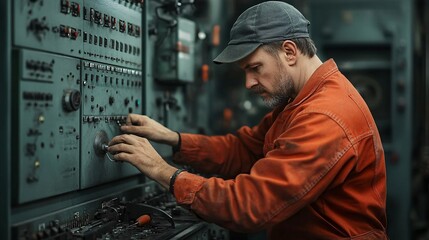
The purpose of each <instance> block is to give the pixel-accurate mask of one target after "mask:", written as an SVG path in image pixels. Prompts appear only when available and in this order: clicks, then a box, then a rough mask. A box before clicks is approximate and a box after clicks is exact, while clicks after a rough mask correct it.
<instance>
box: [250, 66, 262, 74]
mask: <svg viewBox="0 0 429 240" xmlns="http://www.w3.org/2000/svg"><path fill="white" fill-rule="evenodd" d="M260 69H261V65H257V66H253V67H251V70H252V71H253V72H259V70H260Z"/></svg>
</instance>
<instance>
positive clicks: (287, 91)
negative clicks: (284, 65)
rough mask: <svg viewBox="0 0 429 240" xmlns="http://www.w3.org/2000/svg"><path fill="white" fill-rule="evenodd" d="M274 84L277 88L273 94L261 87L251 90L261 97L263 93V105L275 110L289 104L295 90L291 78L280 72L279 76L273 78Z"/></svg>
mask: <svg viewBox="0 0 429 240" xmlns="http://www.w3.org/2000/svg"><path fill="white" fill-rule="evenodd" d="M274 80H275V81H274V82H275V84H276V85H277V88H276V89H275V90H274V92H273V93H269V92H267V91H265V89H264V87H262V86H261V85H256V86H254V87H253V88H252V89H251V90H252V92H253V93H255V94H258V95H261V94H263V93H265V95H266V96H261V98H262V100H263V101H264V103H265V105H266V106H267V107H269V108H276V107H278V106H281V105H284V104H286V103H288V102H289V100H290V99H291V98H293V96H294V95H295V88H294V84H293V80H292V77H291V76H290V75H289V74H287V73H286V72H284V71H283V70H281V71H280V72H279V74H277V75H276V76H275V77H274Z"/></svg>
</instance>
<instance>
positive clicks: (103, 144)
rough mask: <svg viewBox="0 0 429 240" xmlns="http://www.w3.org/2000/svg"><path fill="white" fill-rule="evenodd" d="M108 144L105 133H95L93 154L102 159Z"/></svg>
mask: <svg viewBox="0 0 429 240" xmlns="http://www.w3.org/2000/svg"><path fill="white" fill-rule="evenodd" d="M108 143H109V138H108V137H107V133H106V132H105V131H104V130H101V131H99V132H97V133H96V134H95V139H94V143H93V147H94V151H95V154H96V155H97V156H99V157H103V156H104V155H105V154H106V152H107V146H108Z"/></svg>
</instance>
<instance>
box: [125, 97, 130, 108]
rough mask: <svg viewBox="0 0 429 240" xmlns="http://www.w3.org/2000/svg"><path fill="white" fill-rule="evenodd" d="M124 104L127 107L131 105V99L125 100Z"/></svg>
mask: <svg viewBox="0 0 429 240" xmlns="http://www.w3.org/2000/svg"><path fill="white" fill-rule="evenodd" d="M124 103H125V106H128V104H129V103H130V99H128V98H125V100H124Z"/></svg>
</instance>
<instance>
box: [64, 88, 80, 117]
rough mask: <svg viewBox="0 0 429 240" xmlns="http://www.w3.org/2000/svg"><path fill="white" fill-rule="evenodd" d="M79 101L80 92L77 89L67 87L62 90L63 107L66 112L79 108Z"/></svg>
mask: <svg viewBox="0 0 429 240" xmlns="http://www.w3.org/2000/svg"><path fill="white" fill-rule="evenodd" d="M80 103H81V94H80V92H79V91H78V90H75V89H67V90H65V91H64V96H63V108H64V110H65V111H67V112H73V111H76V110H78V109H79V107H80Z"/></svg>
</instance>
